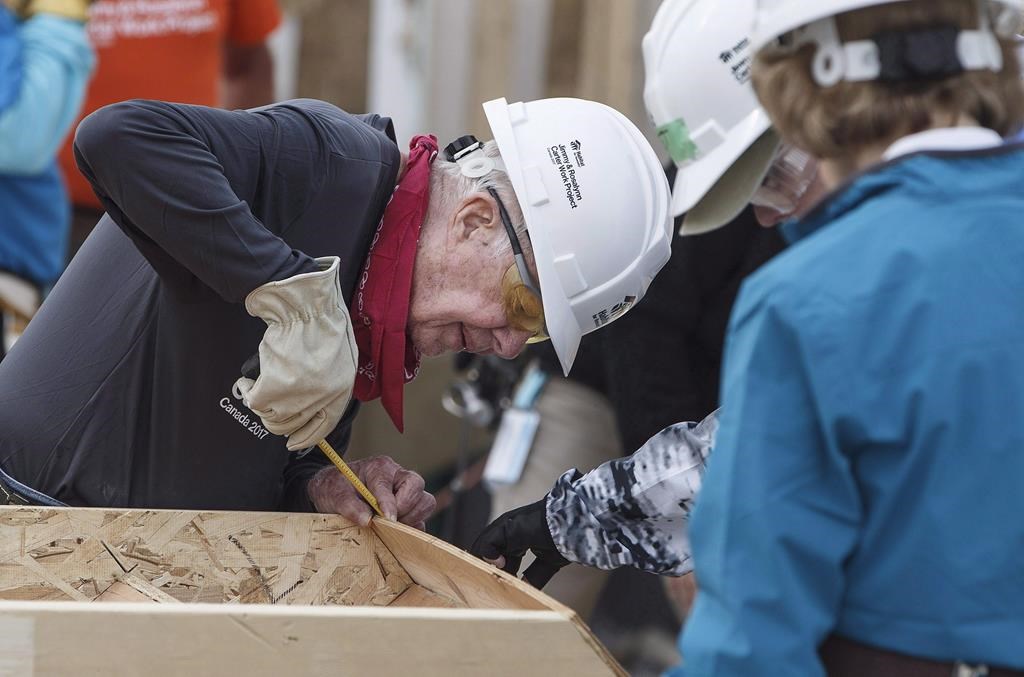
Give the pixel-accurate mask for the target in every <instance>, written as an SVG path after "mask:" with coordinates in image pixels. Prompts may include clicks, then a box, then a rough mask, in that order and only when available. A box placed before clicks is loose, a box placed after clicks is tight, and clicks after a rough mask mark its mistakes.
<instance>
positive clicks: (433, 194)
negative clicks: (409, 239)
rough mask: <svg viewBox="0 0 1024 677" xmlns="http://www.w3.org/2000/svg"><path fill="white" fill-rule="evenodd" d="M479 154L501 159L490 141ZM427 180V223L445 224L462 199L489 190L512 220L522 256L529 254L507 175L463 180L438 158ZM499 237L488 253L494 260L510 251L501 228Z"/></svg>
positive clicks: (455, 169)
mask: <svg viewBox="0 0 1024 677" xmlns="http://www.w3.org/2000/svg"><path fill="white" fill-rule="evenodd" d="M483 151H484V154H485V155H486V156H487V157H491V158H501V153H500V152H499V150H498V144H496V143H495V142H494V141H488V142H487V143H485V144H484V146H483ZM430 180H431V190H430V208H429V214H428V217H427V221H428V222H432V221H434V220H435V218H440V219H445V220H447V219H448V218H449V216H450V214H451V213H452V211H453V210H454V209H455V208H456V206H457V205H458V204H459V203H460V202H461V201H462V200H463V199H465V198H466V197H468V196H470V195H475V194H477V193H483V194H484V195H488V196H490V194H489V193H488V192H487V189H488V188H493V189H494V190H495V191H496V192H497V193H498V197H500V198H501V201H502V203H503V204H504V205H505V209H506V210H508V216H509V218H510V219H511V220H512V225H513V227H514V228H515V231H516V235H517V236H518V237H519V242H520V243H522V247H523V252H524V253H532V247H531V246H530V238H529V237H528V236H527V233H526V221H525V220H524V219H523V211H522V209H520V207H519V200H518V199H517V198H516V194H515V191H514V190H513V189H512V182H511V181H510V180H509V178H508V174H506V173H505V172H503V171H500V170H494V171H492V172H490V173H489V174H487V175H486V176H482V177H480V178H478V179H472V178H469V177H467V176H463V174H462V170H461V169H460V168H459V165H458V164H456V163H454V162H448V161H446V160H444V159H442V158H438V159H437V160H436V161H435V162H434V167H433V171H432V172H431V173H430ZM435 181H436V182H437V183H436V184H435V183H434V182H435ZM501 233H502V235H501V237H500V238H498V241H497V242H498V244H497V245H496V246H495V247H494V250H493V252H492V253H493V254H494V256H495V257H498V256H503V255H505V254H507V253H509V252H510V251H512V243H511V242H510V241H509V239H508V237H506V236H505V229H504V226H502V229H501Z"/></svg>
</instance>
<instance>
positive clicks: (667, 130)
mask: <svg viewBox="0 0 1024 677" xmlns="http://www.w3.org/2000/svg"><path fill="white" fill-rule="evenodd" d="M658 138H659V139H661V142H662V143H663V144H664V145H665V148H666V150H668V154H669V157H671V158H672V161H673V162H675V163H676V164H677V165H681V164H683V163H686V162H692V161H693V160H696V159H697V155H698V153H699V151H698V149H697V144H695V143H694V142H693V139H692V138H690V129H689V127H687V126H686V122H684V121H683V119H682V118H679V119H677V120H673V121H672V122H670V123H668V124H667V125H662V126H660V127H658Z"/></svg>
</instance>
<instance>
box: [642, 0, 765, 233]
mask: <svg viewBox="0 0 1024 677" xmlns="http://www.w3.org/2000/svg"><path fill="white" fill-rule="evenodd" d="M755 5H756V0H729V1H728V2H722V1H721V0H666V1H665V2H664V3H663V4H662V5H661V8H660V9H659V10H658V13H657V15H656V16H655V17H654V22H653V23H652V24H651V29H650V31H649V32H648V33H647V35H646V36H645V37H644V41H643V52H644V65H645V68H646V85H645V88H644V101H645V102H646V104H647V110H648V112H649V113H650V115H651V118H652V120H653V122H654V124H655V126H656V127H657V128H658V136H659V137H660V138H661V140H662V142H663V143H664V144H665V147H666V148H667V149H668V151H669V155H670V156H671V157H672V160H673V162H675V164H676V167H678V170H679V171H678V173H677V174H676V184H675V187H674V189H673V195H672V212H673V214H675V215H676V216H679V215H680V214H683V213H686V215H687V216H686V219H685V220H684V222H683V228H682V231H681V233H682V234H683V235H696V234H699V233H704V232H707V231H710V230H714V229H716V228H720V227H721V226H724V225H726V224H727V223H729V222H730V221H732V220H733V219H734V218H735V217H736V216H738V215H739V213H740V212H741V211H742V210H743V209H744V208H745V207H746V206H747V204H748V203H749V202H750V198H751V197H752V196H753V194H754V192H755V191H756V190H757V188H758V186H760V184H761V181H762V180H763V179H764V176H765V173H766V172H767V171H768V168H769V166H770V165H771V162H772V158H773V157H774V155H775V151H776V149H777V147H778V139H777V137H776V136H775V133H774V132H773V131H771V121H770V120H769V119H768V115H767V114H766V113H765V112H764V110H763V109H762V108H761V104H760V103H758V100H757V96H756V95H755V94H754V88H753V86H752V85H751V84H750V67H751V64H752V62H753V55H754V52H753V50H752V49H751V48H750V45H751V43H750V30H751V27H752V26H753V21H754V11H755Z"/></svg>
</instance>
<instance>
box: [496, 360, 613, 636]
mask: <svg viewBox="0 0 1024 677" xmlns="http://www.w3.org/2000/svg"><path fill="white" fill-rule="evenodd" d="M536 407H537V411H538V412H539V413H540V426H539V428H538V430H537V436H536V438H535V439H534V441H533V447H532V448H531V449H530V455H529V456H528V457H527V460H526V467H525V468H524V469H523V476H522V477H521V478H520V480H519V482H518V483H516V484H514V485H512V486H506V487H498V488H496V489H495V490H494V491H493V492H492V497H493V509H492V515H491V516H492V518H494V517H497V516H499V515H501V514H502V513H505V512H507V511H509V510H512V509H514V508H519V507H521V506H524V505H527V504H528V503H533V502H535V501H538V500H540V499H541V498H543V497H544V495H545V494H547V492H548V491H550V490H551V487H552V485H554V483H555V480H557V479H558V478H559V477H560V476H561V475H562V474H563V473H564V472H565V471H566V470H569V469H570V468H577V469H578V470H579V471H580V472H584V473H585V472H587V471H588V470H592V469H593V468H595V467H597V466H599V465H601V464H602V463H604V462H605V461H610V460H611V459H613V458H619V457H620V456H622V455H623V454H622V444H621V442H620V441H619V432H618V429H617V428H616V425H615V413H614V411H612V408H611V406H610V405H609V404H608V401H607V400H606V399H605V397H604V396H603V395H601V394H599V393H597V392H595V391H593V390H591V389H590V388H587V387H585V386H581V385H579V384H577V383H574V382H572V381H567V380H565V379H562V378H558V377H553V378H552V379H551V380H550V381H549V382H548V383H547V384H546V385H545V386H544V390H543V392H542V393H541V395H540V397H539V398H538V400H537V405H536ZM531 561H533V556H532V555H529V554H528V555H527V557H526V558H524V560H523V569H525V568H526V566H528V564H529V562H531ZM607 577H608V573H607V572H605V571H601V570H599V569H591V568H589V567H582V566H569V567H566V568H565V569H563V570H562V571H561V572H559V573H558V574H557V575H555V577H554V578H553V579H552V580H551V582H550V583H548V585H547V586H546V587H545V588H544V592H545V593H547V594H549V595H551V596H552V597H554V598H555V599H557V600H558V601H560V602H562V603H563V604H565V605H566V606H568V607H570V608H572V609H574V610H575V611H576V612H577V613H578V614H579V615H580V617H581V618H584V619H585V618H587V617H588V616H589V615H590V613H591V611H593V609H594V605H595V604H596V603H597V599H598V596H599V595H600V593H601V588H602V587H604V583H605V580H606V579H607Z"/></svg>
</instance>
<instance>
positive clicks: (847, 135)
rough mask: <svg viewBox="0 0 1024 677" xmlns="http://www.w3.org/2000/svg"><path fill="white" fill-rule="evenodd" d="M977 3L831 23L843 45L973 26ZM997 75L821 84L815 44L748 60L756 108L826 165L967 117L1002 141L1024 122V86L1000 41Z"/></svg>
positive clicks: (920, 1) (871, 13)
mask: <svg viewBox="0 0 1024 677" xmlns="http://www.w3.org/2000/svg"><path fill="white" fill-rule="evenodd" d="M979 16H980V7H979V4H978V0H968V1H966V2H965V1H964V0H910V1H909V2H899V3H893V4H887V5H880V6H876V7H869V8H865V9H861V10H856V11H853V12H848V13H846V14H842V15H840V16H838V17H836V25H837V28H838V30H839V35H840V38H841V39H842V40H843V41H844V42H847V41H852V40H868V39H871V38H872V37H873V36H875V35H877V34H879V33H881V32H883V31H899V30H906V29H914V28H923V27H929V26H936V25H942V24H944V25H952V26H956V27H959V28H960V29H963V30H969V29H976V28H978V23H979ZM1000 43H1001V45H1002V51H1003V63H1004V66H1003V70H1002V71H1001V72H999V73H994V72H991V71H970V72H966V73H962V74H960V75H956V76H953V77H949V78H945V79H941V80H930V81H918V82H897V83H891V82H841V83H839V84H838V85H836V86H834V87H828V88H823V87H821V86H819V85H818V84H817V83H816V82H815V81H814V78H813V76H812V75H811V62H812V59H813V58H814V54H815V49H816V48H815V46H814V45H806V46H804V47H803V48H801V49H799V50H797V51H795V52H788V53H787V52H782V51H780V50H773V49H767V50H762V52H761V53H760V54H758V56H757V58H756V59H755V62H754V68H753V81H754V88H755V89H756V91H757V95H758V97H759V98H760V99H761V103H762V104H763V105H764V107H765V109H766V110H767V111H768V114H769V116H770V117H771V119H772V122H773V123H774V124H775V128H776V129H777V130H778V132H779V133H780V134H781V135H782V136H783V138H785V139H787V140H788V141H790V142H792V143H794V144H795V145H797V146H799V147H800V148H803V149H804V150H806V151H808V152H809V153H811V154H813V155H815V156H817V157H818V158H820V159H824V160H842V159H846V158H850V157H853V156H856V155H857V154H858V153H860V152H862V151H865V150H867V149H871V148H875V147H878V146H887V145H889V144H891V143H892V142H894V141H896V140H897V139H899V138H902V137H904V136H907V135H910V134H914V133H916V132H921V131H924V130H926V129H929V128H931V127H934V126H939V125H942V126H953V125H956V124H958V123H959V122H960V121H962V120H963V119H964V118H965V117H967V116H969V117H970V118H973V119H974V120H976V121H977V122H978V124H980V125H981V126H983V127H987V128H989V129H992V130H994V131H996V132H998V133H1000V134H1001V135H1003V136H1008V135H1010V134H1012V133H1013V132H1016V131H1017V130H1019V129H1020V128H1021V124H1022V122H1024V86H1022V84H1021V74H1020V65H1019V63H1018V61H1017V56H1016V52H1015V49H1014V44H1013V43H1012V42H1011V41H1010V40H1008V39H1000Z"/></svg>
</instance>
